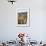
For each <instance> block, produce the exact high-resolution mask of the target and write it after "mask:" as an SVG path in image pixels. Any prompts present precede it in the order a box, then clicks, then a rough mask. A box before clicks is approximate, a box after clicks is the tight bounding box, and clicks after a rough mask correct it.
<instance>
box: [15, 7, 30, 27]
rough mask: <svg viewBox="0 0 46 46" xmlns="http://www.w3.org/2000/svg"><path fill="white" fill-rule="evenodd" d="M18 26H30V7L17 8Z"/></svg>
mask: <svg viewBox="0 0 46 46" xmlns="http://www.w3.org/2000/svg"><path fill="white" fill-rule="evenodd" d="M16 26H17V27H29V26H30V9H29V8H19V9H17V10H16Z"/></svg>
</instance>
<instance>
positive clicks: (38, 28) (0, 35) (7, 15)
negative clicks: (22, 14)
mask: <svg viewBox="0 0 46 46" xmlns="http://www.w3.org/2000/svg"><path fill="white" fill-rule="evenodd" d="M17 8H30V11H31V12H30V14H31V15H30V27H16V9H17ZM18 32H26V33H29V34H30V35H31V36H30V37H31V38H32V39H33V40H37V41H40V40H46V0H17V1H16V3H14V5H12V4H11V3H9V2H7V0H0V40H11V39H12V40H15V39H16V37H17V34H18Z"/></svg>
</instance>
